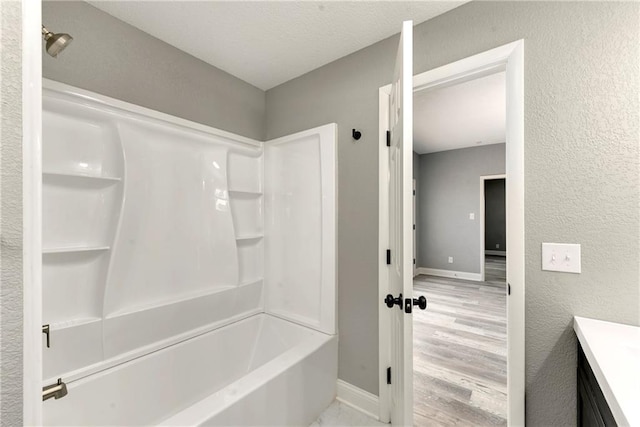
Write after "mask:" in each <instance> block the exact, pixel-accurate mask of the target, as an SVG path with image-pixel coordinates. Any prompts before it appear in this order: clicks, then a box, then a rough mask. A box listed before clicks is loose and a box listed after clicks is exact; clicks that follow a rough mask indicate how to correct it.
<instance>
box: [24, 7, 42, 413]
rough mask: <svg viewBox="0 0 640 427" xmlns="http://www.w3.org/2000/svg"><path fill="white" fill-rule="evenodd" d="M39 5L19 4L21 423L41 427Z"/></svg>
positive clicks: (40, 99)
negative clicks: (20, 86)
mask: <svg viewBox="0 0 640 427" xmlns="http://www.w3.org/2000/svg"><path fill="white" fill-rule="evenodd" d="M41 25H42V5H41V2H39V1H23V2H22V226H23V230H22V233H23V234H22V245H23V247H22V254H23V257H22V263H23V264H22V274H23V276H22V283H23V288H22V289H23V313H22V315H23V320H22V339H23V344H22V351H23V353H22V356H23V358H22V422H23V424H24V425H42V32H41V31H40V26H41Z"/></svg>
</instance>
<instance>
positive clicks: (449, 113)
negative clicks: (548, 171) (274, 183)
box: [413, 71, 507, 426]
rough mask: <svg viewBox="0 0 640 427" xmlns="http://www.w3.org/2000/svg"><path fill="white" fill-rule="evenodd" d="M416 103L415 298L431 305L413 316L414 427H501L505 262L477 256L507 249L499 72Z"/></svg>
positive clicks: (419, 97) (426, 94) (420, 96)
mask: <svg viewBox="0 0 640 427" xmlns="http://www.w3.org/2000/svg"><path fill="white" fill-rule="evenodd" d="M413 105H414V108H413V115H414V126H413V150H414V152H413V159H414V165H413V173H414V178H415V180H416V182H417V184H418V187H419V191H418V193H417V205H418V209H419V214H418V215H417V217H416V220H415V221H414V224H415V228H417V229H418V232H417V233H415V232H414V236H415V239H416V240H417V241H414V245H415V246H417V247H418V253H419V255H418V262H417V268H416V271H417V273H418V274H417V275H416V276H415V277H414V279H413V297H414V298H419V297H422V296H424V297H425V298H426V299H427V301H428V304H429V309H428V310H424V311H415V312H414V314H413V420H414V425H428V424H430V423H434V422H435V423H438V424H440V425H445V426H446V425H451V426H453V425H458V424H460V423H463V424H469V425H506V424H507V331H506V330H507V316H506V314H507V313H506V265H505V258H504V257H495V258H493V255H491V254H485V249H484V248H485V247H494V246H496V245H497V246H498V247H499V248H502V249H503V250H504V248H505V247H506V245H505V238H506V233H505V230H506V227H505V210H504V208H505V205H504V202H505V194H504V182H505V180H504V177H505V175H504V173H505V72H504V71H499V72H496V73H494V74H490V75H486V76H480V77H478V78H475V79H471V80H466V81H464V82H462V83H457V84H452V85H447V86H446V87H438V88H435V89H430V90H429V89H427V90H423V91H420V92H417V93H414V99H413ZM489 177H494V178H497V177H501V178H502V180H501V181H498V180H497V179H494V180H488V179H487V178H489ZM478 181H480V184H481V185H480V191H478ZM495 182H498V183H502V187H501V189H502V193H500V186H499V185H492V184H493V183H495ZM487 185H489V187H488V189H489V191H485V186H487ZM500 195H501V196H502V197H501V200H500ZM494 242H496V243H494ZM502 254H504V252H502ZM485 272H486V273H487V276H486V278H485Z"/></svg>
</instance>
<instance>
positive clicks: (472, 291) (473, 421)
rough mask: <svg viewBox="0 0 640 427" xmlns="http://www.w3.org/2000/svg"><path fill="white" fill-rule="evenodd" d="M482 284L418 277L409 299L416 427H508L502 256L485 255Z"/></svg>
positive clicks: (504, 281)
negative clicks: (420, 301) (418, 302)
mask: <svg viewBox="0 0 640 427" xmlns="http://www.w3.org/2000/svg"><path fill="white" fill-rule="evenodd" d="M485 279H486V281H485V282H472V281H467V280H457V279H446V278H442V277H434V276H425V275H419V276H417V277H415V278H414V282H413V288H414V298H417V297H418V296H420V295H424V296H425V297H426V298H427V301H428V306H427V309H426V310H424V311H421V310H417V311H414V326H413V341H414V347H413V367H414V368H413V369H414V377H413V378H414V379H413V383H414V410H413V412H414V425H415V426H486V425H503V426H506V425H507V421H506V417H507V415H506V414H507V331H506V328H507V319H506V292H505V288H506V274H505V258H503V257H489V256H487V259H486V263H485Z"/></svg>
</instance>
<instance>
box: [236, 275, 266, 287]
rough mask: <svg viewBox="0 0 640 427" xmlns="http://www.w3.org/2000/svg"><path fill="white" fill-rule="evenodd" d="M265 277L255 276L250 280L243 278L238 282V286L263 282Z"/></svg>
mask: <svg viewBox="0 0 640 427" xmlns="http://www.w3.org/2000/svg"><path fill="white" fill-rule="evenodd" d="M263 280H264V279H263V278H262V277H255V278H253V279H249V280H243V281H242V282H240V283H239V284H238V287H243V286H250V285H255V284H256V283H259V282H262V281H263Z"/></svg>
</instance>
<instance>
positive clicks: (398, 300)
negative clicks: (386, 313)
mask: <svg viewBox="0 0 640 427" xmlns="http://www.w3.org/2000/svg"><path fill="white" fill-rule="evenodd" d="M384 303H385V304H387V307H389V308H393V306H394V305H396V304H397V305H398V307H400V308H402V294H400V296H399V297H398V298H394V297H393V295H391V294H389V295H387V296H386V298H385V299H384Z"/></svg>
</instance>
